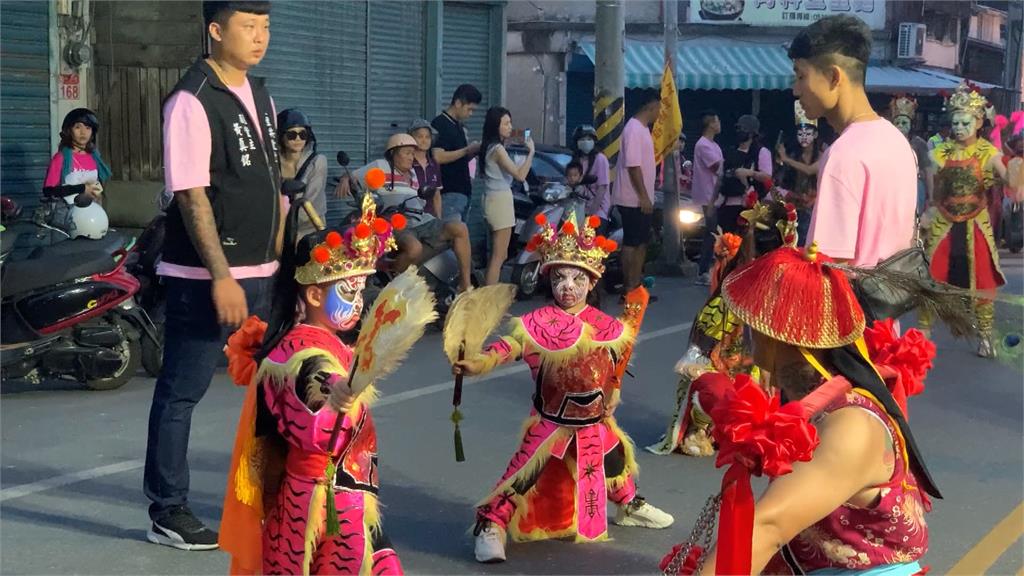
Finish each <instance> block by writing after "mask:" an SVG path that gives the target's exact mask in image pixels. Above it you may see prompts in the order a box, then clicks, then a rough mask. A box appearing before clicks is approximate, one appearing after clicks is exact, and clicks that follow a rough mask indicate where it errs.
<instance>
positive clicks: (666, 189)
mask: <svg viewBox="0 0 1024 576" xmlns="http://www.w3.org/2000/svg"><path fill="white" fill-rule="evenodd" d="M661 14H662V20H664V21H665V58H667V59H668V61H669V62H671V63H672V76H673V77H674V78H675V77H677V76H676V36H677V33H678V28H679V1H678V0H662V11H661ZM659 90H660V87H659ZM673 97H675V98H678V97H679V95H678V94H675V95H674V96H673ZM677 170H679V151H678V150H676V151H675V152H672V153H671V154H669V155H668V156H665V160H664V162H663V164H662V166H661V174H662V182H663V184H662V188H661V192H662V201H661V216H662V225H661V269H662V272H663V273H665V274H674V275H678V274H679V273H680V268H679V220H678V212H679V178H677V177H676V171H677Z"/></svg>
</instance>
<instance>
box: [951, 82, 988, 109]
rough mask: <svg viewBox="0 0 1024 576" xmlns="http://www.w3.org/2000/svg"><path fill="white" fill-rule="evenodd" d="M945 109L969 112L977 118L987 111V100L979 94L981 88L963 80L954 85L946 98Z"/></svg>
mask: <svg viewBox="0 0 1024 576" xmlns="http://www.w3.org/2000/svg"><path fill="white" fill-rule="evenodd" d="M945 104H946V110H947V111H949V112H950V113H952V112H970V113H971V114H974V115H975V116H977V117H978V118H984V117H985V116H986V115H987V114H988V113H989V109H990V108H991V107H990V106H989V103H988V100H987V99H985V97H984V96H982V94H981V88H979V87H978V86H977V85H976V84H972V83H970V82H968V81H966V80H965V81H963V82H961V83H960V85H959V86H957V87H956V91H954V92H953V94H952V95H950V96H949V98H946V103H945Z"/></svg>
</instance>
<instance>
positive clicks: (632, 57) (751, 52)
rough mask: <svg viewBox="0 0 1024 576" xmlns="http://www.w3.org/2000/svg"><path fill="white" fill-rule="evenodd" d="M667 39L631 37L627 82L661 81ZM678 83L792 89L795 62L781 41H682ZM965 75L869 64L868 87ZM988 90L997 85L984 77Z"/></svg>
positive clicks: (939, 82) (945, 85) (940, 82)
mask: <svg viewBox="0 0 1024 576" xmlns="http://www.w3.org/2000/svg"><path fill="white" fill-rule="evenodd" d="M579 47H580V50H581V51H582V52H583V54H584V55H586V56H587V58H589V59H590V62H591V64H593V62H595V58H594V42H593V41H583V42H580V44H579ZM664 52H665V48H664V44H662V43H660V42H650V41H641V40H627V41H626V52H625V58H624V63H625V68H626V87H627V88H654V87H657V86H658V85H659V84H660V83H661V70H662V67H663V66H664V56H663V55H664ZM676 61H677V66H676V70H677V73H678V74H677V77H676V86H677V87H678V88H679V89H680V90H788V89H789V88H791V87H792V83H793V63H792V62H791V61H790V59H789V57H788V56H787V55H786V49H785V47H784V46H782V45H779V44H765V43H756V42H744V41H741V40H735V39H730V38H720V37H719V38H714V39H711V38H700V39H697V40H692V41H680V42H679V44H678V46H677V49H676ZM960 81H961V78H960V77H959V76H956V75H954V74H949V73H948V72H942V71H939V70H933V69H929V68H914V67H901V66H884V65H876V64H872V65H870V66H868V77H867V89H868V92H890V93H897V92H909V93H912V94H919V95H925V94H936V93H938V92H939V91H941V90H945V91H947V92H951V91H953V90H955V89H956V87H957V85H958V84H959V83H960ZM978 85H979V86H980V87H981V88H982V89H984V90H988V89H991V88H993V87H994V86H993V85H991V84H984V83H978Z"/></svg>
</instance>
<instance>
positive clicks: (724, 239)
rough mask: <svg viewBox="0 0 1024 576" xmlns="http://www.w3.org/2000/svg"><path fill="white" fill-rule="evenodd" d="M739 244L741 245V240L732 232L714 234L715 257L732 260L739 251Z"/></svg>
mask: <svg viewBox="0 0 1024 576" xmlns="http://www.w3.org/2000/svg"><path fill="white" fill-rule="evenodd" d="M741 244H743V238H742V237H740V236H737V235H736V234H733V233H732V232H726V233H725V234H715V255H716V256H718V257H719V258H725V259H726V260H732V259H733V258H735V257H736V253H737V252H739V251H740V245H741Z"/></svg>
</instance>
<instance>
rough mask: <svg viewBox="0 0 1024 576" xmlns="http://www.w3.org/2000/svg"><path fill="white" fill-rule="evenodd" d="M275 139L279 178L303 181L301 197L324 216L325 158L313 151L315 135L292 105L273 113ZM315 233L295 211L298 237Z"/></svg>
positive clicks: (306, 218)
mask: <svg viewBox="0 0 1024 576" xmlns="http://www.w3.org/2000/svg"><path fill="white" fill-rule="evenodd" d="M277 134H278V136H277V139H278V146H279V147H280V150H281V177H282V178H284V179H285V180H301V181H302V182H303V183H305V184H306V192H305V194H304V196H303V197H304V198H305V199H306V200H309V202H310V203H311V204H312V205H313V208H316V213H317V214H320V215H321V216H326V215H327V195H326V194H325V192H324V188H325V187H326V186H327V158H326V157H325V156H324V155H323V154H318V153H317V151H316V136H314V135H313V127H312V126H311V125H310V123H309V119H308V118H306V115H305V114H303V113H302V112H300V111H299V110H297V109H295V108H289V109H287V110H282V111H281V112H279V113H278V114H277ZM313 232H316V227H315V226H313V223H312V222H310V221H309V216H306V213H305V212H300V213H299V232H298V237H299V238H302V237H303V236H305V235H306V234H312V233H313Z"/></svg>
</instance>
